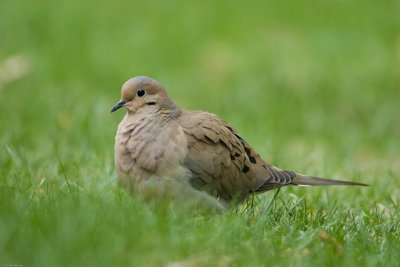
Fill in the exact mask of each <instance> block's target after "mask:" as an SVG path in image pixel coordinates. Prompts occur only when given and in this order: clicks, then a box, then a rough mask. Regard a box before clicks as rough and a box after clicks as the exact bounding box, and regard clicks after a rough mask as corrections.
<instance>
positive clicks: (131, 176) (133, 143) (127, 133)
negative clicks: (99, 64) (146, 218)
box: [111, 76, 367, 210]
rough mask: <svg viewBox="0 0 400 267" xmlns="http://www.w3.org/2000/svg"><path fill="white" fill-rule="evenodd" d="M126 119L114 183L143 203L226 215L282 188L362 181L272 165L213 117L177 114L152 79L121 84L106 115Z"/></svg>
mask: <svg viewBox="0 0 400 267" xmlns="http://www.w3.org/2000/svg"><path fill="white" fill-rule="evenodd" d="M120 108H125V109H126V114H125V116H124V118H123V119H122V121H121V122H120V124H119V126H118V129H117V133H116V136H115V168H116V172H117V175H118V177H119V183H120V184H121V185H122V187H124V188H126V189H127V190H128V191H129V192H132V193H134V194H137V195H140V196H142V197H144V198H145V199H151V200H157V201H163V199H166V198H170V199H177V200H179V201H183V202H188V203H189V202H192V201H193V203H198V205H199V206H204V207H207V208H211V209H216V210H225V209H227V207H229V206H231V205H237V204H238V203H241V202H243V201H245V200H246V199H248V198H249V197H250V196H252V195H254V194H258V193H263V192H266V191H270V190H273V189H277V188H280V187H283V186H288V185H294V186H316V185H324V186H325V185H359V186H366V185H367V184H364V183H359V182H350V181H342V180H332V179H325V178H319V177H314V176H308V175H303V174H299V173H295V172H293V171H289V170H283V169H280V168H278V167H275V166H273V165H271V164H269V163H267V162H266V161H264V160H263V159H262V158H261V156H260V155H259V154H258V153H257V152H256V151H255V150H254V149H253V148H252V147H251V146H250V145H249V144H248V142H247V141H246V140H244V139H243V138H242V137H241V136H240V135H239V133H238V132H237V131H236V130H235V129H234V128H232V127H231V126H230V125H229V124H228V123H227V122H225V121H223V120H222V119H220V118H219V117H218V116H216V115H214V114H212V113H208V112H204V111H193V110H187V109H181V108H180V107H179V106H178V105H176V104H175V102H174V101H173V100H172V99H171V98H170V97H169V95H168V93H167V91H166V89H165V88H164V86H162V85H161V84H160V83H159V82H158V81H156V80H154V79H152V78H150V77H147V76H137V77H133V78H131V79H129V80H128V81H126V82H125V83H124V84H123V85H122V88H121V98H120V100H119V101H118V103H117V104H116V105H114V106H113V107H112V110H111V112H115V111H117V110H119V109H120Z"/></svg>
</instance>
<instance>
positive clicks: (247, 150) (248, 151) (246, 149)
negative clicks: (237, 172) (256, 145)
mask: <svg viewBox="0 0 400 267" xmlns="http://www.w3.org/2000/svg"><path fill="white" fill-rule="evenodd" d="M243 148H244V151H245V152H246V154H247V156H249V157H250V154H251V151H250V149H249V148H248V147H246V146H245V145H244V144H243Z"/></svg>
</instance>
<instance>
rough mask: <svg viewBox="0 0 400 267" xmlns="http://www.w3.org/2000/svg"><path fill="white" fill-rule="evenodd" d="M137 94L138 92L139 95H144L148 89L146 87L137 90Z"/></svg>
mask: <svg viewBox="0 0 400 267" xmlns="http://www.w3.org/2000/svg"><path fill="white" fill-rule="evenodd" d="M136 94H137V96H138V97H142V96H144V95H145V94H146V91H145V90H144V89H138V90H137V91H136Z"/></svg>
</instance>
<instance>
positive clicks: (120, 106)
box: [111, 99, 126, 112]
mask: <svg viewBox="0 0 400 267" xmlns="http://www.w3.org/2000/svg"><path fill="white" fill-rule="evenodd" d="M125 103H126V101H125V100H122V99H121V100H120V101H119V102H118V103H117V104H115V106H113V108H112V109H111V112H114V111H116V110H118V109H120V108H122V107H123V106H124V105H125Z"/></svg>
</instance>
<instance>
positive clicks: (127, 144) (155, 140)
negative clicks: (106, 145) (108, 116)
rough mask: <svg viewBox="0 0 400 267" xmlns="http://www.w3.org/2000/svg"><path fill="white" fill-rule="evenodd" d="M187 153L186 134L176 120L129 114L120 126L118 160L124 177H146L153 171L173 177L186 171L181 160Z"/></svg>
mask: <svg viewBox="0 0 400 267" xmlns="http://www.w3.org/2000/svg"><path fill="white" fill-rule="evenodd" d="M186 154H187V141H186V137H185V134H184V132H183V131H182V129H181V128H180V126H179V124H178V123H177V122H176V121H174V120H164V119H163V118H162V117H161V116H154V117H152V116H149V117H138V118H129V117H128V116H126V117H125V118H124V120H123V121H122V122H121V124H120V126H119V127H118V132H117V135H116V139H115V164H116V169H117V173H118V175H119V177H120V178H122V179H129V180H131V179H134V180H143V179H147V178H149V177H151V176H154V175H156V176H159V177H161V178H164V177H165V179H170V178H172V176H181V175H184V169H183V168H182V167H181V163H182V162H183V160H184V159H185V157H186Z"/></svg>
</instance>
